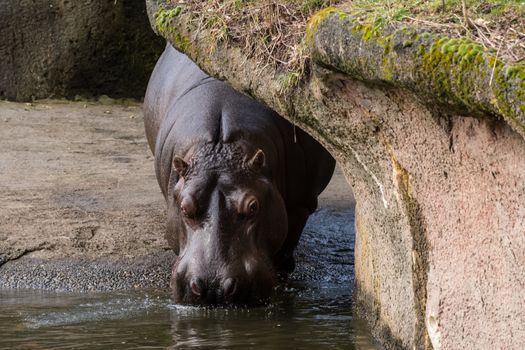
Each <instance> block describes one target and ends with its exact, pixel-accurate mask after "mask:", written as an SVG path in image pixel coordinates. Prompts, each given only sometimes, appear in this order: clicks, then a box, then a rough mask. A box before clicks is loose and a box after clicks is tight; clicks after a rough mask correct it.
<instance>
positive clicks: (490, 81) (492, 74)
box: [489, 40, 503, 87]
mask: <svg viewBox="0 0 525 350" xmlns="http://www.w3.org/2000/svg"><path fill="white" fill-rule="evenodd" d="M502 44H503V40H502V41H500V43H499V47H498V51H496V58H495V59H494V65H493V66H492V72H491V73H490V80H489V87H491V86H492V79H493V78H494V72H495V71H496V63H498V55H499V50H500V49H501V45H502Z"/></svg>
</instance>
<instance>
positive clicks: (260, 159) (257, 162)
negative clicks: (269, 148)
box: [247, 149, 266, 171]
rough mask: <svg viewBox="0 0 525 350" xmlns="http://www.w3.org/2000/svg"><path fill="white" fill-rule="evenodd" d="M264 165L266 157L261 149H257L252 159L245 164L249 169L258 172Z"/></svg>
mask: <svg viewBox="0 0 525 350" xmlns="http://www.w3.org/2000/svg"><path fill="white" fill-rule="evenodd" d="M265 164H266V156H265V155H264V152H263V151H262V149H258V150H257V152H255V154H254V155H253V157H252V159H250V160H249V161H248V162H247V165H248V167H249V168H250V169H252V170H255V171H258V170H261V169H262V168H263V167H264V166H265Z"/></svg>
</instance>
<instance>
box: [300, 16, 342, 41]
mask: <svg viewBox="0 0 525 350" xmlns="http://www.w3.org/2000/svg"><path fill="white" fill-rule="evenodd" d="M332 13H336V14H338V16H339V17H340V18H341V16H346V13H345V12H344V11H341V10H339V9H337V8H335V7H327V8H324V9H322V10H320V11H317V12H316V13H314V14H313V15H312V16H311V17H310V18H309V19H308V22H306V33H305V39H306V43H307V44H309V43H311V42H312V41H313V37H314V33H315V30H316V29H317V26H318V25H319V23H320V22H321V21H322V20H323V19H324V18H326V17H327V16H328V15H330V14H332ZM342 18H344V17H342Z"/></svg>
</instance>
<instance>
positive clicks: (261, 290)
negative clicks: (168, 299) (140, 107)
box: [171, 266, 275, 305]
mask: <svg viewBox="0 0 525 350" xmlns="http://www.w3.org/2000/svg"><path fill="white" fill-rule="evenodd" d="M171 283H172V288H173V291H174V298H175V301H176V302H177V303H183V304H194V305H258V304H263V303H265V302H266V301H267V300H268V299H269V297H270V296H271V293H272V290H273V285H274V284H275V278H272V276H271V274H270V273H262V272H259V273H257V274H254V275H248V274H247V273H237V274H231V273H229V274H224V275H223V276H212V277H210V276H208V275H206V274H203V273H197V272H190V271H189V269H187V268H182V269H181V268H180V266H175V267H174V271H173V274H172V281H171Z"/></svg>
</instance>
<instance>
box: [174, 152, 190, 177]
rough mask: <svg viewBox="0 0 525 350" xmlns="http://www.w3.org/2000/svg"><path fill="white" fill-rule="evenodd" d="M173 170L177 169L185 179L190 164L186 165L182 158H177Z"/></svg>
mask: <svg viewBox="0 0 525 350" xmlns="http://www.w3.org/2000/svg"><path fill="white" fill-rule="evenodd" d="M173 169H175V171H176V172H177V174H179V176H180V177H184V176H185V175H186V171H187V170H188V163H186V162H185V161H184V159H182V158H181V157H179V156H175V157H173Z"/></svg>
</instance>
